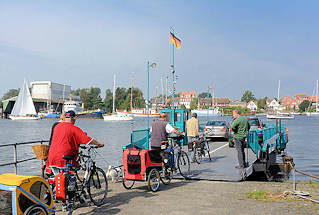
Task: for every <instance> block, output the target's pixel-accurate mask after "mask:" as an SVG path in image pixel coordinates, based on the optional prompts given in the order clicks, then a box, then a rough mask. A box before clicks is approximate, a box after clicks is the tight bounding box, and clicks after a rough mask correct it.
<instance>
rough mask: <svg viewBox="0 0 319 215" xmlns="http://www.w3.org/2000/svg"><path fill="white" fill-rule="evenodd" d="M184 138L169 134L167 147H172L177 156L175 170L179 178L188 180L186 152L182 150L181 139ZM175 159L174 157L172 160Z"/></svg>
mask: <svg viewBox="0 0 319 215" xmlns="http://www.w3.org/2000/svg"><path fill="white" fill-rule="evenodd" d="M182 138H184V136H180V135H176V134H170V135H169V137H168V141H169V147H172V148H173V150H174V154H176V156H177V168H178V171H179V173H180V174H181V176H183V177H184V178H185V179H188V178H189V176H190V162H189V157H188V155H187V153H186V152H184V151H183V150H182V145H181V139H182ZM175 159H176V157H175V156H174V160H175ZM174 163H176V162H174Z"/></svg>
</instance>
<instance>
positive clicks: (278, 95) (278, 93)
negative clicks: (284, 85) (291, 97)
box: [277, 80, 280, 102]
mask: <svg viewBox="0 0 319 215" xmlns="http://www.w3.org/2000/svg"><path fill="white" fill-rule="evenodd" d="M279 97H280V80H279V82H278V92H277V100H278V102H279Z"/></svg>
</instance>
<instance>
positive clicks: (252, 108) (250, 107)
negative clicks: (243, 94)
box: [247, 101, 257, 112]
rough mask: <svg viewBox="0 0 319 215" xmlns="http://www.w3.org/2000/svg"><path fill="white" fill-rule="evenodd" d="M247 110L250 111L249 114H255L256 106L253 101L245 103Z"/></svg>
mask: <svg viewBox="0 0 319 215" xmlns="http://www.w3.org/2000/svg"><path fill="white" fill-rule="evenodd" d="M247 108H248V109H249V110H250V111H251V112H256V111H257V105H256V104H255V102H254V101H250V102H248V103H247Z"/></svg>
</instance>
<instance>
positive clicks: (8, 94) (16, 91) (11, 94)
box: [1, 88, 20, 100]
mask: <svg viewBox="0 0 319 215" xmlns="http://www.w3.org/2000/svg"><path fill="white" fill-rule="evenodd" d="M19 91H20V88H19V89H10V90H9V91H8V92H6V93H5V94H4V95H3V96H2V98H1V100H6V99H9V98H12V97H15V96H18V95H19Z"/></svg>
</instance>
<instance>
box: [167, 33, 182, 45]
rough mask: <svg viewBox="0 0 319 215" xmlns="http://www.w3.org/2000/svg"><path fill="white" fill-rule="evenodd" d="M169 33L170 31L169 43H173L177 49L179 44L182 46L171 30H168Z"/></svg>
mask: <svg viewBox="0 0 319 215" xmlns="http://www.w3.org/2000/svg"><path fill="white" fill-rule="evenodd" d="M170 33H171V36H170V40H169V41H170V42H171V43H173V44H175V46H176V48H177V49H180V48H181V46H182V43H181V40H180V39H178V38H177V37H175V35H174V34H173V33H172V32H170Z"/></svg>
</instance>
